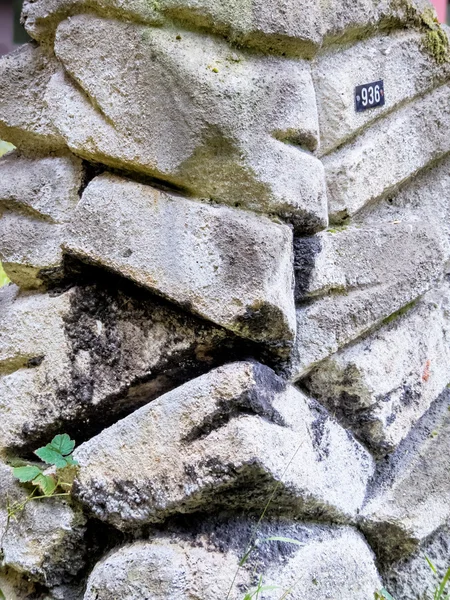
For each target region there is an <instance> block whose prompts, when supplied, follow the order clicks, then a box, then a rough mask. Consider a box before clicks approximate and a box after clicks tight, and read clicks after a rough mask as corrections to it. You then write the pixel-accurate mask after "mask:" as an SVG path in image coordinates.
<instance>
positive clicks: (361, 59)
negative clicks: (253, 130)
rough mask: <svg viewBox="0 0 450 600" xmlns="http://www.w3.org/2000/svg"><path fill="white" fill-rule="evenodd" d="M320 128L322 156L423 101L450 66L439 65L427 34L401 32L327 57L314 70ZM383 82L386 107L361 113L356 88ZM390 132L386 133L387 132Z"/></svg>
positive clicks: (448, 74) (329, 54)
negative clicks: (409, 104) (426, 41)
mask: <svg viewBox="0 0 450 600" xmlns="http://www.w3.org/2000/svg"><path fill="white" fill-rule="evenodd" d="M312 73H313V79H314V84H315V90H316V93H317V105H318V111H319V124H320V154H322V155H323V154H328V153H329V152H330V151H332V150H334V149H335V148H336V147H337V146H340V145H342V144H343V143H344V142H348V141H349V140H352V139H353V138H355V137H356V136H357V135H358V134H360V133H361V132H362V131H363V130H364V128H365V127H367V126H368V125H370V124H371V123H372V122H374V121H376V120H378V119H380V117H383V116H385V115H386V114H388V113H390V112H392V111H393V110H394V109H398V108H399V107H400V106H401V105H402V104H404V103H406V102H408V101H411V100H413V99H415V98H417V97H418V96H422V95H423V94H424V93H426V92H427V91H429V90H431V89H432V88H434V87H435V86H437V85H439V83H443V82H444V80H445V79H448V78H449V77H450V63H448V62H444V63H442V64H438V63H436V60H435V58H434V57H433V56H432V55H431V54H430V53H429V52H427V51H426V49H425V48H424V38H423V34H422V33H420V32H418V31H398V32H396V33H391V34H390V35H382V36H381V35H380V36H379V37H377V38H373V37H371V38H369V39H368V40H363V41H361V42H359V43H356V44H353V45H351V46H350V47H347V48H344V49H342V50H339V51H338V52H336V49H335V48H333V49H332V50H330V51H329V52H327V53H326V54H322V55H321V56H320V57H319V58H318V59H317V62H316V63H315V64H314V65H313V69H312ZM379 80H383V81H384V87H385V91H386V103H385V105H384V106H382V107H378V108H377V109H376V110H367V111H364V112H356V111H355V100H354V96H355V88H356V86H358V85H361V84H363V83H370V82H375V81H379ZM387 129H388V127H385V128H384V130H383V131H386V130H387Z"/></svg>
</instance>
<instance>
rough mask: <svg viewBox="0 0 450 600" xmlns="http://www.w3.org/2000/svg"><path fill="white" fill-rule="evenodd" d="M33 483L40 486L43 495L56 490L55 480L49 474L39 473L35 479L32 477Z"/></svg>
mask: <svg viewBox="0 0 450 600" xmlns="http://www.w3.org/2000/svg"><path fill="white" fill-rule="evenodd" d="M33 483H34V485H37V486H38V487H39V488H40V490H41V491H42V493H43V494H44V496H51V495H52V494H53V492H54V491H55V490H56V481H55V480H54V479H53V477H51V475H44V474H43V473H40V474H39V475H38V476H37V477H36V479H33Z"/></svg>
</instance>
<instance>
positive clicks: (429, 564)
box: [425, 554, 437, 574]
mask: <svg viewBox="0 0 450 600" xmlns="http://www.w3.org/2000/svg"><path fill="white" fill-rule="evenodd" d="M425 560H426V561H427V563H428V566H429V567H430V569H431V570H432V571H433V573H436V574H437V569H436V567H435V566H434V565H433V563H432V562H431V560H430V559H429V558H428V556H427V555H426V554H425Z"/></svg>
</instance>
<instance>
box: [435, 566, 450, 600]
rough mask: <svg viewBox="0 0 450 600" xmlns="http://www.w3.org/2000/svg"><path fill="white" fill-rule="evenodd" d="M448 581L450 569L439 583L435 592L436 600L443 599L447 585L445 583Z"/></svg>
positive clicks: (449, 579)
mask: <svg viewBox="0 0 450 600" xmlns="http://www.w3.org/2000/svg"><path fill="white" fill-rule="evenodd" d="M449 581H450V569H448V571H447V573H446V574H445V575H444V579H443V580H442V581H441V585H440V586H439V588H438V590H437V596H436V598H437V600H440V599H441V598H442V597H443V594H444V592H445V587H446V585H447V583H448V582H449Z"/></svg>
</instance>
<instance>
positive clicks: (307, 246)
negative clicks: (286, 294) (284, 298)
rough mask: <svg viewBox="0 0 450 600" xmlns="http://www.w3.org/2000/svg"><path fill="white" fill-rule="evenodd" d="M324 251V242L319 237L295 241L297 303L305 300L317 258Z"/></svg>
mask: <svg viewBox="0 0 450 600" xmlns="http://www.w3.org/2000/svg"><path fill="white" fill-rule="evenodd" d="M321 251H322V241H321V240H320V238H318V237H297V238H295V239H294V273H295V291H294V298H295V301H296V302H301V301H303V300H304V299H305V297H306V293H307V291H308V288H309V284H310V281H311V277H312V273H313V271H314V267H315V265H316V257H317V255H318V254H320V252H321Z"/></svg>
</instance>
